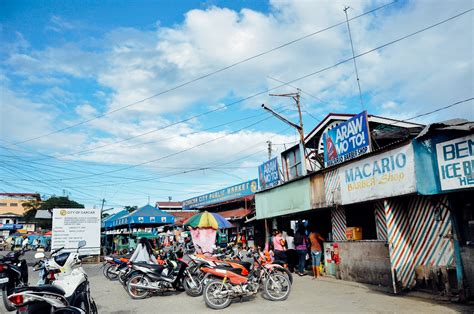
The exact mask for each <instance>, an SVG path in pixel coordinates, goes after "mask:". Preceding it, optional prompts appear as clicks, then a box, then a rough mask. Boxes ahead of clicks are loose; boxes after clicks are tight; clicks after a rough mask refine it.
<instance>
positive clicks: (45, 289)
mask: <svg viewBox="0 0 474 314" xmlns="http://www.w3.org/2000/svg"><path fill="white" fill-rule="evenodd" d="M85 245H86V241H80V242H79V245H78V248H77V251H76V252H63V253H60V252H61V251H62V250H63V249H64V248H61V249H58V250H56V251H55V252H53V253H52V254H51V257H50V258H49V259H44V258H45V255H44V253H36V255H35V258H38V259H40V261H39V262H37V263H36V264H35V270H36V271H39V272H40V280H39V282H38V284H39V285H38V286H36V287H25V288H20V289H16V290H14V293H17V294H21V295H23V297H25V296H26V297H31V298H32V300H30V299H28V298H27V301H28V302H27V305H23V303H25V302H17V303H18V304H20V306H18V305H17V308H19V307H20V308H21V310H22V311H23V313H42V312H44V309H49V310H51V311H52V310H54V307H53V306H51V304H50V303H49V302H47V301H48V300H42V298H45V296H46V297H49V298H51V297H52V298H57V299H60V300H62V299H64V300H65V301H66V302H67V306H72V307H77V308H81V309H82V310H83V311H84V312H85V313H97V307H96V304H95V302H94V300H93V298H92V297H91V293H90V284H89V280H88V277H87V274H86V273H85V271H84V270H83V269H82V266H81V265H82V261H81V259H82V258H84V257H86V256H80V255H79V250H80V249H81V248H83V247H84V246H85ZM51 294H53V295H54V296H51ZM58 295H59V296H61V298H58V297H57V296H58ZM18 298H20V297H18ZM10 301H11V300H10ZM63 303H64V302H63ZM39 309H41V310H39Z"/></svg>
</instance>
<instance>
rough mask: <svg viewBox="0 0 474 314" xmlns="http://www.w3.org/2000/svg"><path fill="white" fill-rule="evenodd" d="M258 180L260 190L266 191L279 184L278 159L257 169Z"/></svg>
mask: <svg viewBox="0 0 474 314" xmlns="http://www.w3.org/2000/svg"><path fill="white" fill-rule="evenodd" d="M258 179H259V181H260V188H261V189H268V188H271V187H273V186H276V185H278V184H279V183H280V171H279V168H278V158H277V157H275V158H272V159H270V160H269V161H267V162H264V163H263V164H261V165H260V166H259V167H258Z"/></svg>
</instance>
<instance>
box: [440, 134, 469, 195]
mask: <svg viewBox="0 0 474 314" xmlns="http://www.w3.org/2000/svg"><path fill="white" fill-rule="evenodd" d="M436 157H437V159H438V170H439V182H440V186H441V190H443V191H445V190H457V189H467V188H472V187H474V178H473V176H472V172H473V169H474V135H472V134H471V135H469V136H465V137H461V138H457V139H454V140H451V141H447V142H442V143H438V144H436Z"/></svg>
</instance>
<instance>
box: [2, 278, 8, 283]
mask: <svg viewBox="0 0 474 314" xmlns="http://www.w3.org/2000/svg"><path fill="white" fill-rule="evenodd" d="M7 282H8V278H0V283H7Z"/></svg>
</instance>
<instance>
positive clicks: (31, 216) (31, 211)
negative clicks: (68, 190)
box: [23, 195, 84, 229]
mask: <svg viewBox="0 0 474 314" xmlns="http://www.w3.org/2000/svg"><path fill="white" fill-rule="evenodd" d="M23 208H24V210H25V214H24V215H23V218H24V219H25V221H26V222H31V221H34V222H36V225H37V226H39V227H42V228H48V229H50V228H51V221H50V220H45V221H37V220H35V216H36V212H37V211H38V210H48V211H49V212H51V210H52V209H53V208H84V205H82V204H79V203H78V202H75V201H73V200H70V199H69V197H67V196H54V195H53V196H51V197H50V198H48V199H47V200H45V201H37V200H32V201H29V202H25V203H23Z"/></svg>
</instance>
